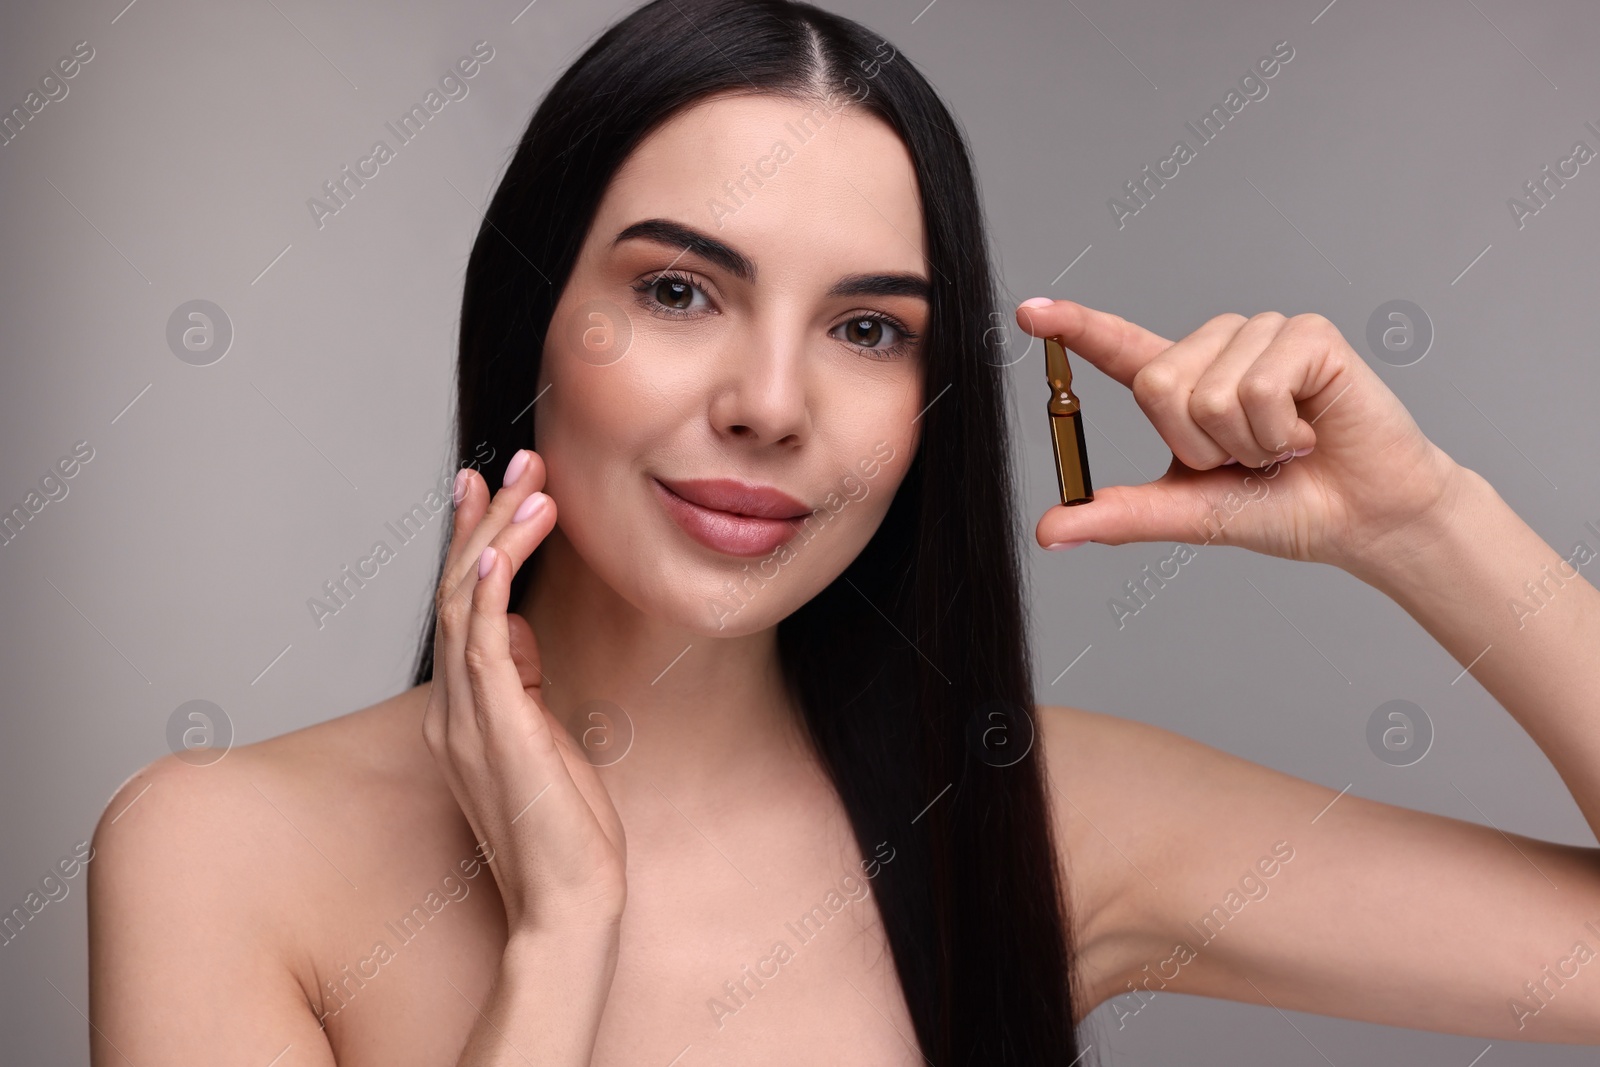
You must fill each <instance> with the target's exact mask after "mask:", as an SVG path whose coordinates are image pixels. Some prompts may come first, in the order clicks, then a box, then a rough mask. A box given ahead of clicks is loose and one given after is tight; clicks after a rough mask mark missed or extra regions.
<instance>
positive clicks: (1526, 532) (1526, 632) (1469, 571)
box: [1351, 466, 1600, 837]
mask: <svg viewBox="0 0 1600 1067" xmlns="http://www.w3.org/2000/svg"><path fill="white" fill-rule="evenodd" d="M1456 469H1457V471H1459V484H1458V486H1457V490H1456V492H1455V493H1454V494H1453V497H1454V499H1453V503H1452V504H1451V505H1450V506H1448V507H1446V508H1441V509H1440V510H1439V513H1438V514H1437V516H1436V517H1434V518H1432V519H1430V520H1429V522H1428V523H1427V528H1425V529H1418V530H1411V531H1406V532H1404V533H1403V534H1401V535H1399V538H1400V540H1401V543H1400V544H1399V545H1397V546H1389V548H1388V549H1387V550H1385V551H1383V552H1381V553H1375V555H1381V556H1383V558H1381V559H1380V558H1369V559H1368V560H1367V562H1366V563H1365V564H1363V565H1362V566H1361V567H1359V568H1351V570H1352V573H1355V574H1356V576H1357V577H1359V578H1361V580H1362V581H1365V582H1367V583H1368V584H1369V585H1372V586H1373V587H1375V588H1377V589H1379V590H1381V591H1382V592H1384V593H1385V594H1387V595H1388V596H1389V597H1390V598H1392V599H1393V600H1394V601H1395V602H1396V603H1398V604H1399V605H1400V606H1401V607H1403V608H1405V610H1406V611H1407V612H1408V613H1409V614H1410V615H1411V617H1412V618H1414V619H1416V620H1417V622H1419V623H1420V624H1421V625H1422V626H1423V627H1424V628H1425V629H1426V630H1427V631H1428V632H1429V633H1430V634H1432V635H1433V636H1434V638H1436V639H1437V640H1438V642H1439V643H1440V644H1441V645H1443V646H1444V647H1445V649H1446V650H1447V651H1449V652H1450V654H1451V655H1453V656H1454V657H1455V658H1456V660H1457V661H1458V662H1459V663H1461V664H1462V665H1463V666H1464V667H1469V668H1470V670H1471V672H1472V675H1473V677H1474V678H1476V679H1477V680H1478V682H1479V684H1481V685H1482V686H1483V687H1484V688H1485V689H1487V690H1488V691H1489V693H1490V694H1491V695H1492V696H1493V697H1494V698H1495V699H1496V700H1498V701H1499V702H1500V704H1501V706H1502V707H1504V708H1505V709H1506V710H1507V711H1508V712H1510V713H1511V715H1512V717H1513V718H1515V719H1516V720H1517V722H1518V723H1520V724H1521V725H1522V727H1523V729H1525V730H1527V732H1528V734H1529V736H1531V737H1532V738H1533V740H1534V743H1536V744H1537V745H1538V746H1539V747H1540V748H1541V749H1543V751H1544V753H1545V755H1547V756H1548V757H1549V758H1550V762H1551V763H1552V764H1553V765H1554V766H1555V769H1556V771H1557V772H1558V773H1559V774H1560V775H1561V778H1562V780H1563V781H1564V782H1566V784H1567V787H1568V788H1569V789H1570V790H1571V791H1572V795H1573V798H1574V799H1575V800H1576V801H1577V803H1578V806H1579V808H1580V809H1582V811H1583V814H1584V817H1585V818H1586V819H1588V821H1589V826H1590V828H1591V829H1592V830H1593V831H1594V832H1595V834H1596V836H1597V837H1600V655H1597V654H1596V653H1597V651H1600V590H1596V589H1595V587H1594V586H1593V585H1591V584H1590V583H1589V581H1588V580H1587V579H1586V578H1585V577H1584V576H1583V575H1582V574H1581V573H1579V572H1578V571H1576V570H1575V567H1574V565H1573V564H1576V565H1577V566H1582V565H1583V563H1584V562H1586V561H1587V560H1588V559H1590V558H1591V556H1592V554H1591V552H1590V551H1589V550H1588V549H1587V548H1585V549H1584V550H1583V551H1582V554H1581V555H1574V554H1573V553H1572V551H1571V549H1570V548H1569V549H1568V551H1567V553H1566V555H1567V556H1569V557H1571V558H1572V560H1573V564H1568V563H1567V562H1566V561H1565V560H1564V559H1563V554H1562V553H1558V552H1556V551H1555V550H1554V549H1552V548H1551V547H1550V546H1549V545H1548V544H1546V543H1545V541H1544V540H1543V539H1542V538H1541V537H1540V536H1539V535H1538V534H1537V533H1535V532H1534V531H1533V530H1532V529H1531V528H1530V527H1529V526H1528V524H1527V523H1525V522H1523V521H1522V519H1521V518H1520V517H1518V515H1517V514H1516V512H1514V511H1512V510H1511V508H1510V507H1509V506H1508V505H1507V504H1506V502H1505V501H1504V500H1502V499H1501V498H1500V496H1499V494H1498V493H1496V492H1495V490H1494V487H1493V486H1491V485H1490V484H1489V483H1488V481H1486V480H1485V479H1484V478H1483V477H1482V476H1480V475H1478V474H1477V473H1476V472H1473V471H1470V470H1467V469H1466V468H1464V467H1459V466H1458V467H1457V468H1456ZM1529 583H1531V586H1530V584H1529ZM1518 605H1520V607H1519V606H1518Z"/></svg>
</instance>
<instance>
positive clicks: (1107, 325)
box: [1017, 300, 1462, 572]
mask: <svg viewBox="0 0 1600 1067" xmlns="http://www.w3.org/2000/svg"><path fill="white" fill-rule="evenodd" d="M1017 321H1018V323H1019V324H1020V325H1021V326H1022V328H1023V329H1024V330H1026V331H1027V332H1028V333H1030V334H1033V335H1034V336H1035V337H1055V338H1057V339H1059V340H1060V341H1061V342H1062V344H1063V345H1064V346H1065V347H1066V348H1067V349H1068V350H1069V351H1070V352H1072V353H1074V354H1076V355H1077V356H1078V357H1079V358H1081V359H1083V360H1087V361H1088V362H1089V363H1092V364H1094V365H1095V366H1096V367H1098V368H1099V369H1100V370H1102V371H1104V372H1105V373H1106V374H1108V375H1110V376H1111V377H1112V378H1113V379H1115V380H1116V381H1118V382H1121V383H1122V384H1123V385H1125V386H1128V387H1129V388H1130V389H1131V390H1132V391H1133V396H1134V399H1135V400H1136V401H1137V402H1138V404H1139V407H1140V408H1141V409H1143V411H1144V413H1145V415H1146V416H1147V417H1148V418H1149V419H1150V421H1151V423H1152V424H1153V425H1154V426H1155V428H1156V430H1157V432H1159V433H1160V434H1161V437H1162V439H1163V440H1164V441H1166V443H1167V445H1168V447H1170V448H1171V449H1172V455H1173V458H1172V464H1171V465H1170V466H1169V467H1168V468H1167V471H1166V473H1165V474H1163V475H1162V476H1161V477H1160V478H1157V479H1156V480H1155V481H1153V482H1149V483H1147V484H1144V485H1110V486H1095V488H1094V499H1093V500H1092V501H1091V502H1089V503H1087V504H1078V505H1074V506H1072V507H1064V506H1061V505H1059V504H1058V505H1056V506H1055V507H1052V508H1051V509H1050V510H1049V511H1047V512H1045V514H1044V516H1043V517H1042V518H1041V519H1040V520H1039V524H1038V529H1037V531H1036V532H1037V536H1038V539H1039V543H1040V544H1041V545H1045V546H1049V545H1051V544H1053V543H1059V542H1071V541H1077V540H1082V539H1088V540H1091V541H1097V542H1100V543H1102V544H1110V545H1120V544H1125V543H1128V542H1130V541H1181V542H1187V543H1190V544H1200V543H1210V544H1224V545H1236V546H1238V547H1241V548H1248V549H1252V550H1254V551H1256V552H1263V553H1266V554H1268V555H1273V556H1281V557H1284V558H1286V559H1297V560H1306V561H1314V562H1319V563H1329V564H1332V565H1334V566H1338V567H1342V568H1344V569H1346V570H1351V571H1354V572H1359V571H1360V570H1362V569H1365V568H1363V566H1362V565H1363V564H1364V563H1372V562H1376V561H1377V560H1380V559H1385V558H1390V554H1393V553H1395V552H1396V551H1403V550H1404V549H1405V547H1406V542H1407V538H1420V537H1423V536H1426V532H1425V531H1426V530H1427V529H1428V527H1429V522H1424V521H1422V520H1424V519H1427V520H1430V522H1431V520H1433V519H1437V518H1438V517H1439V516H1440V514H1441V512H1440V509H1441V508H1444V509H1448V508H1449V507H1450V505H1451V501H1452V500H1453V497H1454V494H1455V492H1456V490H1457V488H1458V487H1459V485H1460V484H1461V482H1460V477H1459V476H1460V474H1461V473H1462V468H1460V467H1459V466H1458V465H1457V464H1456V463H1455V462H1454V461H1453V460H1452V459H1451V458H1450V457H1449V456H1448V455H1446V454H1445V453H1444V452H1443V451H1442V450H1441V449H1439V448H1438V447H1437V446H1436V445H1434V444H1433V442H1431V441H1429V440H1428V439H1427V438H1426V437H1424V436H1423V434H1422V431H1421V430H1420V429H1418V428H1417V424H1416V422H1415V421H1414V420H1413V419H1412V418H1411V415H1410V413H1409V412H1407V411H1406V409H1405V406H1404V405H1402V404H1401V403H1400V400H1399V398H1397V397H1396V396H1395V395H1394V393H1392V392H1391V391H1390V390H1389V387H1388V386H1386V385H1385V384H1384V383H1383V381H1382V379H1380V378H1379V377H1378V376H1377V374H1375V373H1374V372H1373V371H1372V368H1370V367H1368V366H1367V364H1366V363H1365V361H1363V360H1362V359H1361V357H1360V356H1359V355H1358V354H1357V353H1356V351H1355V350H1354V349H1353V348H1351V347H1350V344H1349V342H1347V341H1346V340H1345V339H1344V337H1343V335H1341V334H1340V333H1339V331H1338V329H1336V328H1335V327H1334V325H1333V324H1332V323H1331V322H1329V321H1328V320H1327V319H1326V318H1324V317H1323V316H1321V315H1316V314H1305V315H1296V316H1294V317H1292V318H1290V317H1285V316H1284V315H1281V314H1278V313H1277V312H1264V313H1262V314H1260V315H1256V316H1253V317H1251V318H1248V319H1247V318H1245V317H1244V316H1243V315H1239V314H1234V313H1230V314H1226V315H1219V316H1217V317H1216V318H1214V319H1211V320H1210V321H1208V322H1207V323H1205V324H1204V325H1203V326H1201V327H1200V328H1199V329H1198V330H1195V331H1194V332H1193V333H1191V334H1190V335H1189V336H1187V337H1185V338H1184V339H1183V340H1181V341H1179V342H1177V343H1176V344H1174V343H1173V342H1171V341H1169V340H1167V339H1166V338H1164V337H1160V336H1158V335H1156V334H1154V333H1151V332H1150V331H1149V330H1146V329H1144V328H1143V327H1141V326H1137V325H1135V324H1133V323H1131V322H1128V321H1127V320H1125V319H1122V318H1120V317H1118V316H1116V315H1112V314H1109V313H1107V312H1104V311H1096V310H1094V309H1092V308H1087V307H1084V306H1083V305H1081V304H1077V303H1074V302H1072V301H1070V300H1057V301H1054V302H1053V303H1051V304H1049V305H1048V306H1034V307H1030V306H1027V305H1026V304H1024V305H1023V306H1021V307H1019V308H1018V309H1017ZM1042 386H1043V383H1041V390H1040V391H1041V393H1042V392H1043V391H1044V389H1043V388H1042ZM1041 406H1042V405H1041ZM1040 418H1041V419H1042V418H1044V416H1043V414H1041V415H1040ZM1304 449H1310V450H1311V451H1310V452H1308V453H1305V454H1302V455H1298V456H1296V455H1292V453H1294V452H1296V451H1299V450H1304ZM1101 456H1102V459H1101V461H1100V467H1101V469H1104V467H1105V459H1104V458H1103V457H1104V456H1105V453H1101ZM1230 458H1231V459H1235V460H1237V461H1238V463H1237V464H1234V463H1231V462H1230ZM1250 468H1259V469H1255V470H1252V469H1250Z"/></svg>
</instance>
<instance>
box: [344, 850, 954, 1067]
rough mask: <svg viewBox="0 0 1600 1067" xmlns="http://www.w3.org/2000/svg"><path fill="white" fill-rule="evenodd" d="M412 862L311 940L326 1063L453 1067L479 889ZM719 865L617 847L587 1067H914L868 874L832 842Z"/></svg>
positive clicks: (488, 948) (471, 1000)
mask: <svg viewBox="0 0 1600 1067" xmlns="http://www.w3.org/2000/svg"><path fill="white" fill-rule="evenodd" d="M457 844H459V843H457ZM429 851H430V852H431V853H433V855H431V856H430V859H431V860H432V861H433V862H432V863H431V864H430V863H426V862H425V863H421V864H416V863H408V864H407V865H406V866H407V867H408V869H410V870H411V872H412V873H410V874H407V875H404V876H399V875H397V876H396V878H395V879H394V880H393V882H392V883H390V884H389V886H387V887H386V888H384V889H381V890H380V889H377V887H376V886H374V887H373V889H372V890H370V891H369V892H364V893H362V894H361V896H362V898H364V900H363V903H362V905H361V906H360V907H358V908H356V909H353V910H350V911H348V912H347V913H346V914H345V915H343V916H341V918H340V920H339V922H338V923H337V924H336V929H330V930H329V931H328V933H327V934H326V935H324V936H322V937H319V938H318V940H319V942H321V944H319V945H318V946H316V948H315V951H314V953H313V954H314V955H315V956H316V957H317V959H316V961H315V972H316V978H315V980H316V982H317V987H318V989H319V990H320V991H321V994H322V996H321V1004H322V1009H321V1010H323V1011H326V1012H327V1014H326V1015H325V1016H324V1017H323V1022H324V1027H325V1029H326V1032H327V1034H328V1038H329V1042H330V1044H331V1046H332V1048H333V1050H334V1054H335V1056H336V1058H337V1060H338V1062H339V1064H340V1065H341V1067H368V1065H373V1067H376V1065H378V1064H383V1065H406V1064H419V1065H420V1064H443V1063H454V1062H455V1056H456V1055H457V1054H458V1053H459V1051H460V1049H461V1047H462V1046H463V1045H464V1044H465V1042H466V1039H467V1035H468V1033H469V1032H470V1031H471V1029H472V1027H473V1026H474V1025H476V1023H477V1022H478V1019H479V1015H478V1010H477V1009H478V1006H480V1005H482V1004H483V1003H484V1002H485V1000H486V999H487V998H488V995H489V991H490V989H491V986H492V984H493V981H494V977H495V974H496V971H497V969H498V966H499V961H500V955H501V951H502V949H503V947H504V944H505V924H504V912H503V909H502V907H501V904H500V898H499V894H498V891H497V890H496V887H495V884H494V878H493V875H492V873H491V872H490V871H489V870H488V869H487V868H482V869H479V870H478V871H477V873H476V874H475V876H473V877H468V876H467V875H466V874H465V871H466V870H468V869H471V867H470V866H463V865H461V864H459V863H457V862H454V861H451V860H450V856H451V855H452V853H451V852H450V850H449V849H448V848H439V849H430V850H429ZM457 851H462V855H463V857H466V856H470V845H468V846H467V847H466V849H465V850H462V849H460V848H458V849H457ZM735 854H737V855H738V856H739V858H740V861H741V862H740V863H739V864H738V865H737V866H736V865H735V862H734V861H733V860H732V859H731V858H730V857H729V856H727V855H723V854H720V853H719V852H718V851H717V850H716V846H712V845H710V842H709V841H708V840H706V839H705V838H703V836H701V835H700V834H699V833H698V831H693V830H691V831H690V832H689V833H687V834H684V835H675V834H673V833H670V832H667V831H665V830H663V832H661V833H659V834H657V835H655V840H654V841H653V842H652V845H651V846H650V847H647V848H646V847H641V848H637V849H634V848H630V852H629V873H628V884H629V894H628V908H627V911H626V912H625V913H624V918H623V923H622V928H621V933H620V940H619V945H618V959H617V967H616V973H615V976H614V978H613V981H612V985H611V991H610V995H609V997H608V1000H607V1004H606V1010H605V1015H604V1017H603V1019H602V1021H601V1026H600V1030H599V1033H598V1035H597V1037H596V1044H595V1056H594V1060H593V1063H594V1064H595V1065H596V1067H610V1065H618V1067H620V1065H624V1064H626V1065H629V1067H632V1065H635V1064H640V1063H655V1064H660V1065H663V1067H665V1065H669V1064H670V1065H673V1067H691V1065H706V1067H709V1065H714V1064H729V1065H732V1064H747V1063H763V1064H775V1065H781V1064H796V1065H799V1064H815V1063H818V1062H827V1063H838V1064H861V1065H868V1064H870V1065H874V1067H878V1065H885V1064H901V1063H904V1064H915V1063H919V1062H921V1060H922V1057H921V1055H920V1054H919V1053H918V1052H917V1050H916V1047H915V1039H914V1037H913V1030H912V1026H911V1021H910V1018H909V1016H908V1014H907V1012H906V1008H905V1004H904V1001H903V998H902V994H901V990H900V982H899V978H898V975H897V974H896V972H895V968H894V961H893V958H892V956H891V954H890V951H889V946H888V941H887V939H886V937H885V935H884V932H883V926H882V922H881V918H880V916H879V913H878V909H877V898H876V896H875V895H874V893H873V884H872V879H871V878H870V877H868V876H867V874H866V873H865V872H868V871H871V872H873V873H876V871H877V870H878V869H880V865H878V864H875V863H872V862H871V860H872V857H868V862H865V863H864V862H862V860H861V857H860V853H859V851H858V850H856V849H855V847H854V844H853V842H845V841H843V840H842V839H841V838H840V836H839V835H838V834H837V833H830V834H821V835H816V836H815V837H814V838H806V839H802V840H790V841H787V842H785V843H784V846H783V847H781V848H777V847H775V848H769V849H766V850H764V851H757V850H753V849H751V848H750V847H749V846H748V845H746V847H744V848H741V849H738V850H737V851H736V852H735ZM891 862H892V861H891ZM435 867H436V868H438V869H439V875H438V876H437V877H435V878H432V879H431V880H430V879H429V878H427V877H424V876H422V875H421V874H420V872H422V871H426V870H432V869H433V868H435ZM401 886H404V887H405V888H404V889H403V890H402V889H401V888H400V887H401ZM369 901H370V902H369Z"/></svg>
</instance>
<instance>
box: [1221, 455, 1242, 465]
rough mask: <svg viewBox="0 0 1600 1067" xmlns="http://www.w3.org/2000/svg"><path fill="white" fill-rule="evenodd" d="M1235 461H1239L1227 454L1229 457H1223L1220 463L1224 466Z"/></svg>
mask: <svg viewBox="0 0 1600 1067" xmlns="http://www.w3.org/2000/svg"><path fill="white" fill-rule="evenodd" d="M1237 462H1239V461H1238V460H1236V459H1234V458H1233V457H1232V456H1229V457H1228V458H1227V459H1225V460H1223V461H1222V465H1223V466H1224V467H1226V466H1227V465H1228V464H1230V463H1237Z"/></svg>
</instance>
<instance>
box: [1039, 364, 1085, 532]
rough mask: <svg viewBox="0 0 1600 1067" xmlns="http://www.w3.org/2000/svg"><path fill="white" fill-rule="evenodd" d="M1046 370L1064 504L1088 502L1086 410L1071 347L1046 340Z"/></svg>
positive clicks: (1057, 472) (1053, 434) (1051, 419)
mask: <svg viewBox="0 0 1600 1067" xmlns="http://www.w3.org/2000/svg"><path fill="white" fill-rule="evenodd" d="M1044 370H1045V375H1046V376H1047V377H1048V378H1049V379H1050V440H1051V442H1052V443H1053V444H1054V445H1055V453H1056V481H1057V483H1058V484H1059V485H1060V486H1061V503H1063V504H1068V505H1071V504H1087V503H1088V502H1089V501H1091V500H1093V499H1094V485H1093V484H1092V483H1091V482H1090V480H1089V449H1088V447H1087V446H1086V445H1085V444H1084V440H1083V413H1082V412H1081V411H1080V410H1079V409H1078V398H1077V397H1076V396H1074V395H1073V394H1072V368H1071V367H1069V366H1068V365H1067V350H1066V347H1065V346H1063V345H1062V343H1061V342H1060V341H1058V340H1057V339H1056V338H1054V337H1046V338H1045V339H1044Z"/></svg>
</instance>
